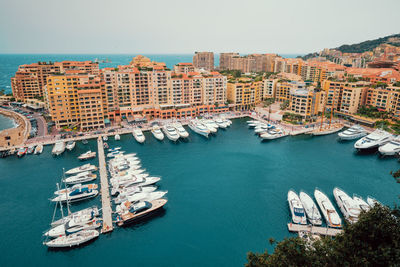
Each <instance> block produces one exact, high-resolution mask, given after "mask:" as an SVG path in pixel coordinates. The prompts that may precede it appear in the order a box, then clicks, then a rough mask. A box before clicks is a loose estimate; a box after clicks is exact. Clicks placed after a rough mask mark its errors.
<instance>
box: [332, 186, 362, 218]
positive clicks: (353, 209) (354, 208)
mask: <svg viewBox="0 0 400 267" xmlns="http://www.w3.org/2000/svg"><path fill="white" fill-rule="evenodd" d="M333 195H334V196H335V200H336V203H337V204H338V206H339V208H340V211H341V212H342V214H343V215H344V217H345V218H346V219H347V220H348V221H349V222H351V223H355V222H357V221H358V216H359V215H360V212H361V210H360V207H359V206H358V204H357V203H356V202H355V201H354V200H353V198H351V197H350V196H349V195H348V194H346V192H344V191H343V190H341V189H339V188H337V187H335V188H334V189H333Z"/></svg>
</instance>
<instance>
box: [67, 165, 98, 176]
mask: <svg viewBox="0 0 400 267" xmlns="http://www.w3.org/2000/svg"><path fill="white" fill-rule="evenodd" d="M85 171H97V167H96V166H94V165H92V164H89V163H87V164H84V165H82V166H79V167H76V168H73V169H70V170H68V171H66V172H65V174H68V175H72V174H77V173H80V172H85Z"/></svg>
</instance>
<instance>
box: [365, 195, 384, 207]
mask: <svg viewBox="0 0 400 267" xmlns="http://www.w3.org/2000/svg"><path fill="white" fill-rule="evenodd" d="M367 203H368V205H369V206H370V207H371V208H373V207H374V206H375V205H377V204H378V205H381V206H382V203H380V202H379V201H378V200H376V199H375V198H373V197H370V196H368V197H367Z"/></svg>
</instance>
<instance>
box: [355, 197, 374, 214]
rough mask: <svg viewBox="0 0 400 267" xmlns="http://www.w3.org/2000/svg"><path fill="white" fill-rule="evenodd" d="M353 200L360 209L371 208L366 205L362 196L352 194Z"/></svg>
mask: <svg viewBox="0 0 400 267" xmlns="http://www.w3.org/2000/svg"><path fill="white" fill-rule="evenodd" d="M353 200H354V202H355V203H356V204H357V205H358V207H359V208H360V209H361V210H363V211H369V210H370V209H371V207H370V206H369V205H368V203H367V202H365V201H364V199H362V197H360V196H358V195H356V194H354V195H353Z"/></svg>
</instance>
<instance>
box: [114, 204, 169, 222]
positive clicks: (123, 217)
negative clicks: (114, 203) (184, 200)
mask: <svg viewBox="0 0 400 267" xmlns="http://www.w3.org/2000/svg"><path fill="white" fill-rule="evenodd" d="M167 202H168V201H167V200H166V199H157V200H153V201H150V202H148V201H141V202H139V203H135V204H129V207H128V208H127V209H126V210H124V211H123V212H121V214H119V215H118V216H117V225H118V226H123V225H127V224H129V223H132V222H134V221H135V220H137V219H139V218H143V217H145V216H147V215H149V214H150V213H152V212H154V211H156V210H158V209H160V208H162V207H163V206H164V205H165V204H166V203H167Z"/></svg>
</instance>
